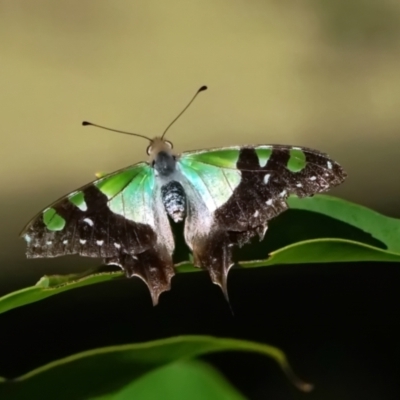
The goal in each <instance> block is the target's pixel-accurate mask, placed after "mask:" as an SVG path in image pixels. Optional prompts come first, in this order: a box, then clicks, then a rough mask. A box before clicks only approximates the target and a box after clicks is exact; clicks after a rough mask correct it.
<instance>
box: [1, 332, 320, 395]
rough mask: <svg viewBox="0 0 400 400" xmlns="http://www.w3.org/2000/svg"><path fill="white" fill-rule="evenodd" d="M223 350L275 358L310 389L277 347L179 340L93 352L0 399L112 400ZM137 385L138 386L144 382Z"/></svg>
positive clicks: (41, 372)
mask: <svg viewBox="0 0 400 400" xmlns="http://www.w3.org/2000/svg"><path fill="white" fill-rule="evenodd" d="M222 351H245V352H253V353H257V354H261V355H264V356H267V357H271V358H272V359H274V360H275V361H276V362H277V363H278V365H279V366H280V367H281V368H282V370H283V371H284V373H285V374H286V375H287V377H288V378H289V379H290V381H291V382H292V383H293V384H294V385H295V386H296V387H297V388H298V389H300V390H302V391H310V390H312V385H310V384H307V383H304V382H302V381H301V380H299V379H298V378H297V377H296V376H295V375H294V373H293V371H292V369H291V367H290V365H289V364H288V362H287V359H286V356H285V354H284V353H283V352H282V351H281V350H279V349H278V348H276V347H272V346H268V345H266V344H260V343H254V342H249V341H245V340H238V339H227V338H215V337H211V336H178V337H173V338H168V339H162V340H156V341H152V342H147V343H139V344H128V345H122V346H112V347H105V348H100V349H95V350H89V351H85V352H83V353H79V354H76V355H73V356H70V357H67V358H64V359H61V360H58V361H55V362H52V363H50V364H47V365H45V366H43V367H40V368H38V369H36V370H34V371H31V372H29V373H28V374H26V375H23V376H21V377H19V378H16V379H13V380H10V381H7V382H5V383H0V398H1V399H7V400H9V399H36V398H37V399H58V400H63V399H68V400H69V399H87V398H102V397H101V396H104V395H108V397H106V398H113V397H109V396H110V394H115V393H118V392H121V391H123V390H129V386H130V385H131V384H132V382H134V381H136V380H137V379H138V378H141V377H142V378H143V377H144V375H145V374H148V373H149V372H151V371H155V370H156V369H157V368H160V367H162V366H165V365H168V364H172V363H175V362H177V361H182V360H189V359H192V358H196V357H199V356H203V355H206V354H210V353H216V352H222ZM156 376H157V374H156ZM150 379H151V377H150ZM152 384H153V385H154V386H157V385H158V381H157V380H154V379H153V380H152ZM138 385H139V387H140V383H138ZM142 388H143V386H142ZM163 397H164V396H163ZM188 398H190V396H189V397H188Z"/></svg>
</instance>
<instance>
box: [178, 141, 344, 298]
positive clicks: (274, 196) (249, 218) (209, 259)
mask: <svg viewBox="0 0 400 400" xmlns="http://www.w3.org/2000/svg"><path fill="white" fill-rule="evenodd" d="M179 168H180V170H181V172H182V175H183V176H184V178H183V185H184V188H185V191H186V192H187V195H188V200H189V203H190V206H189V210H188V215H187V220H186V225H185V237H186V241H187V243H188V244H189V246H190V247H191V249H192V251H193V255H194V261H195V263H196V265H197V266H198V267H201V268H204V269H207V270H208V271H209V273H210V275H211V278H212V280H213V282H214V283H216V284H218V285H220V286H221V287H222V289H223V290H224V292H225V294H226V279H227V274H228V271H229V268H230V267H231V266H232V264H233V263H232V246H234V245H239V246H241V245H243V244H244V243H247V242H248V241H249V240H250V239H251V238H252V237H253V236H255V235H258V236H259V237H260V239H261V238H263V237H264V234H265V231H266V230H267V223H268V220H270V219H271V218H273V217H275V216H277V215H278V214H280V213H281V212H283V211H285V210H286V209H287V207H288V205H287V202H286V199H287V197H288V196H289V195H290V194H295V195H297V196H299V197H305V196H311V195H313V194H316V193H320V192H324V191H327V190H329V189H331V188H332V187H334V186H337V185H338V184H340V183H341V182H342V181H343V180H344V179H345V177H346V174H345V172H344V170H343V169H342V168H341V167H340V165H339V164H338V163H336V162H335V161H333V160H331V159H330V158H329V157H328V156H327V155H326V154H323V153H320V152H318V151H316V150H312V149H308V148H303V147H293V146H284V145H263V146H254V147H231V148H225V149H215V150H208V151H199V152H188V153H184V154H183V155H182V156H181V158H180V160H179Z"/></svg>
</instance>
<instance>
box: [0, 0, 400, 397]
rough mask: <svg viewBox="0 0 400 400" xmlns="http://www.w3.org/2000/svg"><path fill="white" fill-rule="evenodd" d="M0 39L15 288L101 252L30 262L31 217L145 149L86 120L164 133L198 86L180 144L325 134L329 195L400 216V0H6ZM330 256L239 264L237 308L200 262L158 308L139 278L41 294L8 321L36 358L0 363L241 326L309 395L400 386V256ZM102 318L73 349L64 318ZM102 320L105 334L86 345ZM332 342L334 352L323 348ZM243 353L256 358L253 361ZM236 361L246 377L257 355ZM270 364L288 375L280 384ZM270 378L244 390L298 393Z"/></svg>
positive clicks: (238, 332) (361, 393)
mask: <svg viewBox="0 0 400 400" xmlns="http://www.w3.org/2000/svg"><path fill="white" fill-rule="evenodd" d="M0 38H1V39H0V40H1V50H0V54H1V58H0V60H1V61H0V87H1V90H0V116H1V119H0V121H1V134H0V138H1V139H0V157H1V158H0V159H1V166H2V174H1V175H0V187H1V188H2V196H1V203H0V204H1V207H0V213H1V215H0V220H1V231H0V261H1V269H0V295H3V294H6V293H8V292H10V291H12V290H16V289H18V288H22V287H24V286H27V285H32V284H34V283H35V282H36V281H37V280H38V279H39V278H40V276H41V275H43V274H45V273H46V274H55V273H67V272H74V271H82V270H84V269H87V268H88V267H89V266H93V265H97V264H98V261H96V260H87V259H79V260H78V259H77V258H75V259H74V258H73V257H72V258H71V257H70V258H68V259H66V258H59V259H55V260H26V259H25V256H24V251H25V246H24V243H23V241H22V240H20V239H18V233H19V232H20V230H21V229H22V228H23V226H24V225H25V223H27V222H28V221H29V219H30V218H31V217H33V216H34V215H35V214H36V213H37V212H38V211H40V210H41V209H42V208H44V207H45V206H47V205H48V203H50V202H52V201H54V200H55V199H57V198H58V197H60V196H62V195H64V194H66V193H68V192H69V191H72V190H74V189H76V188H77V187H79V186H81V185H83V184H85V183H87V182H89V181H91V180H93V179H94V173H96V172H99V171H102V172H111V171H113V170H115V169H119V168H121V167H124V166H127V165H130V164H133V163H136V162H138V161H141V160H144V159H145V157H146V154H145V149H146V146H147V143H146V142H145V141H143V140H141V139H139V138H131V137H128V136H125V135H118V134H115V133H111V132H106V131H102V130H97V129H95V128H83V127H82V126H81V121H82V120H89V121H92V122H95V123H98V124H103V125H106V126H110V127H113V128H116V129H123V130H130V131H133V132H138V133H141V134H144V135H149V136H153V135H157V134H160V133H161V132H162V131H163V130H164V129H165V127H166V126H167V125H168V124H169V123H170V122H171V120H172V119H173V118H174V117H175V116H176V115H177V114H178V113H179V112H180V111H181V110H182V108H183V107H184V106H185V105H186V103H187V102H188V101H189V99H190V98H191V96H192V95H193V94H194V92H195V91H196V90H197V89H198V88H199V87H200V86H201V85H208V87H209V90H208V91H207V92H205V93H202V94H201V95H200V96H199V97H198V99H197V100H196V102H195V103H194V104H193V105H192V106H191V108H190V110H189V111H188V112H187V113H186V114H185V115H184V116H183V117H182V118H181V119H180V120H179V122H178V123H176V125H174V127H173V128H172V129H171V130H170V131H169V133H168V138H169V139H170V140H171V141H173V142H174V145H175V148H176V149H177V150H178V151H186V150H194V149H200V148H207V147H215V146H227V145H236V144H257V143H265V144H268V143H282V144H292V145H301V146H308V147H313V148H316V149H319V150H321V151H324V152H326V153H328V154H329V155H330V156H331V157H332V158H334V159H335V160H337V161H338V162H340V163H341V164H342V165H343V167H344V168H345V169H346V170H347V172H348V175H349V177H348V179H347V180H346V182H345V183H344V184H343V185H342V186H341V187H339V188H337V189H335V190H334V191H332V194H334V195H337V196H340V197H343V198H345V199H347V200H350V201H354V202H358V203H361V204H363V205H365V206H368V207H372V208H374V209H376V210H377V211H379V212H381V213H384V214H386V215H390V216H393V217H400V207H399V198H400V197H399V195H400V184H399V179H398V177H399V166H400V163H399V155H400V134H399V129H400V113H399V110H400V2H398V1H395V0H379V1H378V0H336V1H330V2H329V1H324V0H303V1H295V0H284V1H282V0H281V1H275V0H263V1H261V0H247V1H238V0H230V1H228V0H213V1H211V0H203V1H183V0H169V1H162V2H161V1H156V0H137V1H127V0H113V1H105V0H96V1H89V0H79V1H78V0H59V1H57V2H54V1H50V0H36V1H29V0H25V1H24V0H14V1H12V2H11V1H9V2H5V1H3V2H1V3H0ZM77 260H78V261H77ZM302 268H303V269H302ZM321 268H324V271H323V272H322V271H321V270H318V271H316V269H315V267H312V266H304V267H296V268H295V267H290V268H288V269H287V270H285V272H278V271H275V272H270V271H238V272H237V273H236V272H235V273H232V278H231V281H232V288H231V289H230V290H231V298H232V303H233V306H234V308H235V309H236V312H237V316H236V318H235V319H234V320H232V316H231V315H230V313H229V309H228V308H227V307H226V304H225V303H224V302H223V300H222V296H220V294H219V292H218V291H217V288H214V287H213V286H212V285H210V283H209V281H208V277H206V276H203V275H202V274H194V275H191V276H190V277H189V276H180V277H177V278H176V279H175V278H174V279H175V281H174V285H175V286H174V290H173V291H172V292H170V293H168V294H166V295H163V296H162V298H161V304H160V306H159V307H157V308H156V309H153V308H151V306H150V300H149V297H148V294H147V293H146V289H145V288H144V285H142V283H141V282H132V281H130V282H123V283H120V282H119V283H118V284H115V283H110V285H109V286H108V287H107V286H106V285H105V286H103V287H98V288H95V287H93V288H84V289H80V290H76V291H74V292H69V293H66V295H65V296H64V295H61V296H60V297H59V298H57V299H55V300H54V301H53V300H51V301H50V302H49V301H48V302H47V305H46V307H47V308H46V309H45V310H43V309H42V308H41V307H43V305H41V306H40V307H39V305H37V308H35V307H36V305H32V306H29V307H26V308H22V309H19V310H16V311H13V312H10V313H8V314H6V315H4V316H2V320H1V321H2V322H0V324H1V330H2V331H3V333H1V334H0V343H2V344H0V347H1V348H3V350H4V351H6V349H7V348H9V347H10V346H11V347H12V346H13V345H17V340H16V338H15V332H16V330H17V329H16V327H17V325H16V324H17V322H16V321H18V323H19V324H21V325H20V326H19V325H18V330H19V329H21V330H23V331H26V332H28V333H29V332H30V330H32V334H31V337H32V340H31V341H29V340H28V341H27V342H26V344H25V346H26V351H27V352H28V353H30V352H31V351H32V348H33V347H35V348H36V352H35V351H33V353H32V357H31V358H32V359H27V360H26V365H24V366H23V367H22V366H20V365H19V366H18V367H17V365H14V367H13V364H12V361H11V360H12V357H11V355H10V356H9V357H8V358H7V355H6V354H5V353H4V354H5V355H4V357H3V360H4V362H3V364H2V366H1V368H0V369H1V370H0V375H7V373H8V371H9V370H10V371H11V372H14V373H22V372H25V371H26V370H27V368H30V367H32V366H35V365H36V364H40V362H41V361H43V362H45V361H49V360H51V359H54V358H55V357H56V356H57V357H58V356H61V355H66V354H70V353H71V352H73V351H78V350H81V349H83V348H87V347H94V346H95V345H107V344H113V343H116V342H118V341H119V342H129V341H137V340H139V339H140V340H148V339H150V338H154V337H162V336H166V335H170V334H179V333H208V334H220V335H225V336H229V334H231V335H233V336H239V337H247V338H249V339H257V340H261V341H265V342H268V341H270V342H271V344H275V345H280V346H281V347H283V349H284V350H286V351H287V352H288V354H289V356H290V355H291V354H293V357H294V359H295V360H297V361H296V365H295V367H297V370H300V371H305V372H307V371H308V372H309V377H310V378H309V380H314V381H315V380H319V383H320V385H321V386H322V387H324V388H325V389H326V391H325V392H323V395H321V392H320V393H319V394H318V393H314V394H312V395H310V397H309V398H310V399H311V398H319V399H322V398H324V399H331V398H332V399H337V398H341V399H355V398H363V399H366V398H371V399H375V398H376V399H388V398H392V397H390V396H392V395H393V396H394V397H393V398H399V397H398V396H397V394H398V395H399V396H400V389H399V387H398V385H397V383H396V382H397V381H396V380H395V376H396V379H397V380H398V377H397V376H398V375H397V373H398V372H399V367H398V366H396V364H395V358H396V357H398V356H399V355H400V350H399V346H398V344H396V345H395V340H394V338H395V337H398V333H400V329H399V326H398V311H399V304H400V301H399V299H398V298H397V299H396V296H395V294H396V293H397V288H398V284H399V282H400V278H399V274H398V272H397V270H398V266H395V265H394V264H392V265H386V266H379V265H377V264H365V265H357V266H354V265H350V264H349V265H344V264H341V265H332V266H326V265H325V266H322V267H321ZM188 285H191V286H189V287H188ZM203 285H204V286H203ZM304 285H306V286H304ZM324 285H325V286H324ZM343 285H344V286H343ZM305 287H307V288H308V290H305V289H304V288H305ZM301 288H303V289H301ZM132 292H134V294H132ZM104 293H107V296H105V295H104ZM255 293H257V294H258V296H259V297H257V296H256V295H255ZM197 295H198V296H197ZM276 296H278V297H276ZM204 298H206V299H204ZM277 298H278V299H280V300H279V301H277ZM182 303H185V304H182ZM293 303H296V305H295V310H294V309H293ZM57 304H58V309H57V310H55V308H54V307H55V306H56V305H57ZM107 304H108V306H107ZM107 307H108V308H107ZM115 307H116V308H118V310H119V311H118V312H117V314H115ZM302 307H305V308H304V309H302ZM352 307H353V308H352ZM271 308H272V310H271ZM60 309H61V310H62V311H61V313H62V314H63V316H62V318H61V316H60V314H58V312H59V311H60ZM34 310H36V314H35V312H33V311H34ZM39 310H40V311H39ZM122 310H124V311H122ZM193 310H196V312H197V314H196V313H195V314H196V315H193ZM250 310H251V312H250ZM43 313H44V314H43ZM46 313H47V314H46ZM88 314H89V315H92V317H93V321H94V322H93V326H92V327H87V326H86V327H83V328H82V327H81V328H80V329H81V330H80V331H79V330H78V329H77V330H74V331H71V332H69V334H70V336H71V337H73V338H74V345H72V346H70V347H68V346H67V347H62V346H60V343H63V344H65V343H66V342H70V340H71V339H68V338H67V337H65V336H63V335H62V334H61V332H64V334H66V332H65V327H64V326H63V323H65V321H67V320H71V319H74V318H76V319H77V320H78V321H80V320H81V319H82V321H83V322H82V323H84V321H85V318H86V316H87V315H88ZM43 315H46V318H45V317H44V316H43ZM268 316H270V317H271V318H272V321H274V322H273V323H270V324H269V325H268V324H267V326H266V328H265V330H261V331H260V330H259V329H260V327H259V326H258V322H259V320H260V319H265V321H267V319H268ZM274 317H275V319H274ZM110 318H111V320H113V321H114V322H115V324H117V325H118V326H119V328H118V329H117V328H116V329H115V332H114V336H113V334H110V332H108V333H107V334H106V333H105V332H102V329H101V326H103V324H105V325H108V323H107V321H108V320H110ZM357 318H359V319H357ZM195 320H196V321H198V322H197V323H199V321H202V325H201V327H200V326H197V325H196V326H194V325H193V324H194V323H195V322H194V321H195ZM21 321H25V323H21ZM34 321H36V323H35V322H34ZM139 322H140V323H141V324H142V326H143V330H141V332H142V333H141V334H138V332H137V330H135V329H137V326H138V323H139ZM37 323H38V324H40V326H41V327H40V328H39V327H38V326H37V325H36V324H37ZM96 324H97V325H96ZM121 324H123V325H124V324H125V325H124V333H121V332H122V331H121V329H120V328H121ZM130 324H132V325H133V326H135V327H136V328H135V329H133V328H132V326H131V325H130ZM51 327H53V329H55V331H54V332H53V334H54V335H53V336H52V340H57V338H58V340H60V342H59V343H58V342H57V341H56V344H54V349H53V350H54V351H55V353H54V352H53V353H51V352H50V350H49V351H47V353H46V350H44V348H47V345H48V342H47V340H48V337H47V336H46V335H47V334H48V332H50V331H51ZM321 327H323V328H321ZM28 328H29V329H28ZM228 328H229V329H228ZM71 329H72V328H71ZM110 329H111V328H110ZM49 330H50V331H49ZM321 330H322V331H321ZM99 331H100V332H102V333H99ZM83 332H86V334H87V336H86V338H85V339H84V340H83V341H82V336H85V335H83ZM94 332H96V335H99V337H101V338H102V339H101V340H100V339H99V340H100V341H99V340H98V341H97V342H96V341H94V342H93V341H91V340H88V338H89V337H90V338H91V339H93V334H94ZM116 332H118V333H116ZM128 332H129V333H128ZM145 332H152V334H151V335H150V336H149V335H147V334H144V333H145ZM156 332H157V334H156ZM246 332H247V334H246ZM338 332H339V333H338ZM366 332H367V333H366ZM1 335H3V338H1ZM43 335H44V336H43ZM59 335H61V336H59ZM91 335H92V336H91ZM285 335H286V336H285ZM28 336H30V335H28ZM13 338H14V339H13ZM39 338H40V339H39ZM13 340H14V342H13ZM85 340H86V341H85ZM363 340H364V341H363ZM57 343H58V344H57ZM318 343H319V345H320V346H322V348H323V350H321V351H317V350H316V349H318V348H319V347H318V346H319V345H318ZM327 343H330V344H329V345H328V344H327ZM19 345H20V343H19ZM324 346H326V347H324ZM357 346H361V347H360V348H358V347H357ZM377 346H378V347H379V346H386V347H384V349H382V347H379V348H378V347H377ZM393 346H395V347H393ZM396 346H397V347H396ZM60 349H62V350H60ZM385 349H386V350H385ZM370 350H371V351H376V354H375V353H374V354H375V355H372V356H371V355H368V354H367V352H368V351H370ZM21 351H22V350H21ZM57 351H58V352H57ZM60 351H61V353H60ZM385 351H386V352H385ZM291 352H292V353H291ZM40 354H41V355H42V357H43V359H41V360H39V358H40V357H39V358H38V356H39V355H40ZM35 357H36V358H35ZM296 357H297V358H296ZM363 357H364V358H363ZM374 357H375V358H374ZM391 357H392V358H391ZM306 359H307V361H306ZM367 359H368V360H369V362H370V364H371V365H370V364H368V362H367V361H366V360H367ZM391 360H392V361H393V365H392V364H391ZM231 361H232V360H231ZM257 361H258V360H257ZM246 362H248V363H249V368H250V367H251V365H254V366H255V365H256V363H255V361H254V360H253V359H251V358H249V357H247V358H246ZM228 364H229V363H228ZM228 364H227V365H228ZM261 364H262V363H261ZM19 367H21V368H22V370H21V371H20V370H18V368H19ZM238 368H239V367H238ZM385 368H386V369H385ZM393 368H395V369H393ZM396 368H397V370H396ZM247 370H248V368H246V371H247ZM239 371H241V373H240V374H239V375H242V376H244V375H245V374H244V370H243V366H242V370H240V368H239ZM265 371H266V374H267V375H268V374H269V373H271V374H276V377H279V378H276V379H279V380H278V383H274V382H275V381H274V380H273V379H272V380H271V381H270V382H269V381H268V382H267V383H265V381H264V380H263V379H264V378H265V376H264V372H265ZM316 371H317V372H316ZM396 371H397V372H396ZM11 372H10V373H11ZM225 372H226V374H229V372H227V371H225ZM318 373H319V374H320V375H318ZM315 374H317V375H318V376H316V375H315ZM341 374H342V375H341ZM259 375H260V382H264V383H263V384H261V383H260V382H258V381H257V382H258V383H257V384H256V383H254V382H253V383H248V381H245V383H244V385H246V384H248V386H249V387H250V389H251V388H254V387H255V385H256V386H257V385H259V386H260V385H261V386H260V388H259V390H260V393H263V394H270V395H271V396H275V397H270V398H274V399H278V398H284V399H290V398H297V397H296V396H298V394H297V393H295V392H294V391H293V392H292V391H290V389H288V388H287V385H286V382H285V381H284V378H281V377H280V375H279V372H276V371H275V366H271V368H270V370H268V367H265V365H264V364H262V368H261V370H260V372H259ZM273 376H274V377H275V375H273ZM304 377H305V376H304ZM305 378H306V377H305ZM315 378H318V379H315ZM232 379H233V381H235V380H236V379H239V378H237V377H236V376H235V377H233V378H232ZM254 379H256V378H254ZM316 383H318V382H316ZM263 385H264V386H263ZM271 385H272V386H271ZM257 387H258V386H257ZM282 387H283V389H282ZM271 388H272V389H271ZM275 389H276V392H274V390H275ZM246 390H247V389H246ZM281 390H283V392H282V393H284V394H282V393H281V392H280V391H281ZM285 390H288V392H285ZM396 390H399V391H398V392H396ZM279 393H280V394H279ZM252 395H254V396H255V394H254V393H253V394H252ZM379 395H381V397H376V396H379ZM279 396H283V397H279ZM312 396H314V397H312ZM318 396H319V397H318ZM330 396H331V397H330ZM338 396H339V397H338ZM346 396H347V397H346ZM368 396H372V397H368ZM300 397H301V398H303V396H300ZM300 397H299V398H300Z"/></svg>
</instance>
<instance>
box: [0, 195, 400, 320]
mask: <svg viewBox="0 0 400 400" xmlns="http://www.w3.org/2000/svg"><path fill="white" fill-rule="evenodd" d="M289 204H290V207H291V210H289V211H287V212H285V213H283V214H282V215H281V216H279V217H278V218H276V219H274V220H273V221H271V224H270V225H271V227H270V230H269V232H268V234H267V236H266V239H265V241H263V242H262V243H260V244H257V245H256V244H254V245H251V246H247V250H246V251H248V252H250V253H249V256H248V257H241V258H240V259H241V260H246V261H242V262H240V264H241V265H242V266H243V267H245V268H255V267H264V266H273V265H281V264H302V263H303V264H304V263H327V262H356V261H386V262H400V220H399V219H395V218H390V217H386V216H384V215H382V214H379V213H377V212H375V211H373V210H370V209H368V208H366V207H363V206H360V205H357V204H354V203H350V202H348V201H345V200H341V199H338V198H336V197H332V196H325V195H319V196H314V197H312V198H305V199H298V198H294V197H293V198H290V199H289ZM290 213H291V214H290ZM256 247H257V248H258V249H259V250H260V251H259V253H261V257H258V256H256V253H257V252H256ZM268 253H269V257H268V258H265V257H267V255H268ZM242 255H243V254H242ZM256 258H259V259H258V260H255V259H256ZM176 267H177V271H178V272H192V271H199V270H198V269H197V268H194V266H193V264H192V263H191V262H190V261H185V262H182V263H179V264H177V265H176ZM121 277H123V273H122V272H114V273H104V272H103V273H95V272H93V271H88V272H86V273H83V274H71V275H66V276H60V275H58V276H45V277H43V278H42V279H41V280H40V281H39V282H38V283H37V284H36V285H35V286H32V287H28V288H26V289H22V290H18V291H16V292H13V293H10V294H8V295H6V296H3V297H1V298H0V313H3V312H6V311H8V310H11V309H13V308H16V307H20V306H23V305H25V304H29V303H33V302H35V301H39V300H43V299H45V298H47V297H50V296H53V295H56V294H58V293H62V292H65V291H67V290H71V289H75V288H78V287H82V286H87V285H92V284H95V283H100V282H107V281H110V280H113V279H117V278H121Z"/></svg>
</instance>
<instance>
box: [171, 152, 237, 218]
mask: <svg viewBox="0 0 400 400" xmlns="http://www.w3.org/2000/svg"><path fill="white" fill-rule="evenodd" d="M226 151H227V150H226ZM232 151H233V150H232ZM222 152H223V151H222V150H221V153H222ZM202 154H207V153H202ZM218 160H219V159H216V161H218ZM209 161H210V162H208V163H203V162H202V161H198V160H197V157H191V156H190V157H182V158H181V159H180V160H179V164H178V165H179V167H180V169H181V171H182V173H183V175H184V176H185V177H186V178H187V179H188V180H189V182H190V183H191V184H192V185H193V187H195V188H196V191H197V192H198V193H199V194H200V196H201V198H202V200H203V201H204V203H205V204H206V206H207V208H208V209H209V210H210V211H215V210H216V209H217V208H219V207H221V206H222V205H223V204H225V203H226V202H227V201H228V199H229V198H230V197H231V196H232V193H233V191H234V190H235V188H236V187H237V186H238V185H239V183H240V180H241V173H240V171H239V170H237V169H230V168H229V169H228V168H225V167H221V166H219V165H217V166H216V165H212V164H211V158H210V160H209ZM217 164H218V162H217ZM235 165H236V164H235Z"/></svg>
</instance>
